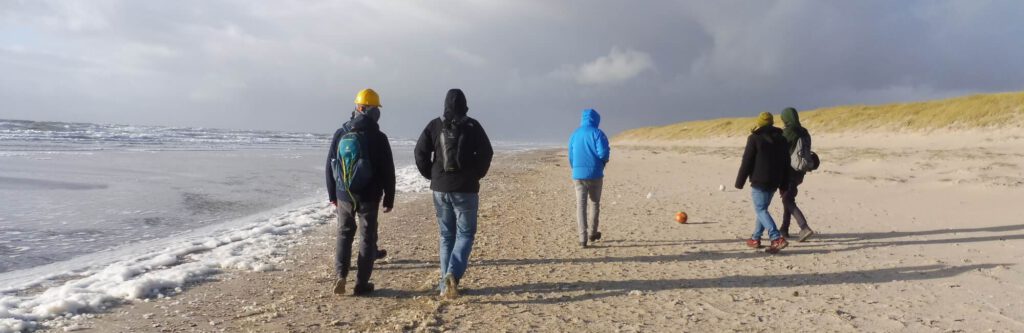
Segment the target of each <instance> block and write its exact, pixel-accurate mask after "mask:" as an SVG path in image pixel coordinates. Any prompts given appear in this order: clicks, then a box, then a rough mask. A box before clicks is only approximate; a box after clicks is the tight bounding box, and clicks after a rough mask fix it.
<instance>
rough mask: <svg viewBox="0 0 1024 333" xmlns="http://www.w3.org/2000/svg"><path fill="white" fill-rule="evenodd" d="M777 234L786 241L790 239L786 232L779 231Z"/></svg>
mask: <svg viewBox="0 0 1024 333" xmlns="http://www.w3.org/2000/svg"><path fill="white" fill-rule="evenodd" d="M779 234H780V235H782V238H786V239H789V238H792V237H789V231H788V230H787V231H780V232H779Z"/></svg>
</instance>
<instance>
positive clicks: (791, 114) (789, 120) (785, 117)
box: [782, 108, 800, 127]
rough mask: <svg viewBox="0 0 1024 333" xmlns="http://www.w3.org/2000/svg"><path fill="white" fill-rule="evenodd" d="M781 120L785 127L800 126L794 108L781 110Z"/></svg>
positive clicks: (798, 116)
mask: <svg viewBox="0 0 1024 333" xmlns="http://www.w3.org/2000/svg"><path fill="white" fill-rule="evenodd" d="M782 122H783V123H784V124H786V127H790V126H795V127H800V115H799V114H798V113H797V112H796V109H794V108H786V109H785V110H782Z"/></svg>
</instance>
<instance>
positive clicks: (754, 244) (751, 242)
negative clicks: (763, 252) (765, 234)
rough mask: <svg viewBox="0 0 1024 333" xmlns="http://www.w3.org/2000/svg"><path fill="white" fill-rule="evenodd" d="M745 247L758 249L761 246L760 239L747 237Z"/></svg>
mask: <svg viewBox="0 0 1024 333" xmlns="http://www.w3.org/2000/svg"><path fill="white" fill-rule="evenodd" d="M747 247H749V248H752V249H760V248H761V240H760V239H753V238H751V239H748V240H747Z"/></svg>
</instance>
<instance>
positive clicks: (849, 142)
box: [75, 136, 1024, 332]
mask: <svg viewBox="0 0 1024 333" xmlns="http://www.w3.org/2000/svg"><path fill="white" fill-rule="evenodd" d="M960 139H961V140H946V141H949V142H950V143H948V144H933V143H931V142H937V141H941V140H933V141H929V140H920V142H921V143H919V144H915V143H914V140H910V139H909V138H907V139H905V140H899V139H898V138H896V139H894V138H891V137H888V138H871V137H858V138H845V139H844V138H836V140H834V141H833V142H841V143H842V144H830V143H829V142H830V140H828V138H816V141H815V144H816V146H817V147H818V148H817V149H816V150H817V151H818V153H819V155H821V157H822V160H823V166H822V169H820V170H819V171H817V172H815V173H813V174H810V175H808V176H807V179H806V182H805V184H804V185H803V186H802V187H801V194H800V197H799V198H798V202H799V203H800V205H801V207H802V208H803V210H804V212H805V213H806V214H807V216H808V218H809V221H810V223H811V226H812V227H813V228H814V229H815V230H816V231H818V232H819V233H820V234H819V235H818V236H817V237H815V238H812V239H811V240H810V241H809V242H806V243H796V242H793V243H792V244H791V245H790V247H789V248H787V249H785V250H783V252H782V253H781V254H777V255H769V254H766V253H764V252H762V251H755V250H752V249H748V248H746V247H745V245H744V244H743V239H744V238H746V237H749V235H750V232H751V231H752V230H753V227H754V222H753V221H754V218H753V212H752V207H751V204H750V198H749V197H750V193H749V190H743V191H738V190H735V189H732V186H731V185H732V183H733V182H734V179H735V173H736V169H737V166H738V163H739V154H740V153H741V147H740V145H742V144H743V141H742V140H739V141H738V142H732V141H728V142H718V143H717V144H702V145H697V146H694V145H689V146H688V145H686V144H685V143H681V144H676V145H674V146H666V145H659V146H658V147H638V146H629V147H626V146H620V147H615V148H613V155H612V156H613V157H612V162H611V163H610V164H609V167H608V170H607V177H606V179H605V190H604V200H603V202H604V203H603V214H602V232H603V233H604V239H603V240H602V241H600V242H598V243H597V244H596V245H595V246H593V247H592V248H588V249H580V248H579V246H578V244H577V243H576V222H575V213H574V200H575V197H574V193H573V189H572V183H571V181H570V180H569V172H568V169H567V166H566V161H565V157H564V156H565V153H564V151H557V150H549V151H536V152H530V153H522V154H517V155H508V156H502V157H500V158H498V160H497V161H496V166H495V168H494V171H493V172H492V173H491V175H490V176H489V177H488V178H487V180H486V181H485V184H484V190H483V193H482V195H481V211H480V226H479V233H478V235H477V243H476V249H475V250H474V252H473V260H472V264H471V266H470V269H469V271H468V273H467V275H466V278H465V279H464V280H463V287H464V288H466V289H467V290H465V295H464V296H463V297H461V298H459V299H457V300H453V301H447V300H440V299H439V298H438V297H437V295H436V292H435V291H433V290H430V288H431V287H433V283H434V281H436V279H437V277H436V271H437V270H436V267H435V266H436V265H437V247H438V245H437V237H438V236H437V226H436V222H435V221H434V217H433V216H434V213H433V208H432V206H431V205H430V202H429V198H428V197H427V196H425V195H418V196H416V197H415V198H405V199H406V202H404V203H403V204H401V205H400V206H398V207H397V209H396V212H395V213H392V214H388V215H382V216H383V220H382V223H381V242H382V247H384V248H386V249H388V250H389V252H390V254H391V257H390V258H389V259H388V260H387V261H386V262H385V263H382V264H380V265H379V266H378V269H377V270H376V271H375V272H374V277H373V281H374V282H375V284H376V285H377V288H378V291H377V292H376V293H375V294H374V295H373V296H371V297H353V296H336V295H333V294H332V293H331V282H332V278H331V276H332V273H331V262H332V256H333V243H334V238H333V237H334V233H335V229H336V224H331V225H330V226H329V227H324V228H321V229H318V230H315V231H314V232H312V233H311V234H310V235H309V236H308V242H307V243H306V244H305V245H301V246H298V247H296V248H294V249H292V251H291V252H290V253H289V254H288V258H289V260H288V264H286V265H284V266H283V267H282V269H281V270H278V271H273V272H267V273H247V272H231V273H224V274H221V275H217V276H215V277H214V278H213V280H211V281H208V282H204V283H200V284H196V285H192V286H190V287H189V288H187V290H186V291H185V292H184V293H183V294H181V295H178V296H175V297H173V298H169V299H160V300H152V301H148V302H143V301H137V302H133V303H129V304H124V305H121V306H120V307H116V308H114V309H112V310H111V312H109V313H103V314H98V315H97V316H96V317H95V318H94V319H91V320H88V321H85V322H81V323H78V324H76V325H77V327H75V328H76V329H80V331H82V332H147V331H153V332H193V331H195V332H210V331H229V332H236V331H240V332H249V331H252V332H333V331H341V332H348V331H359V332H361V331H374V332H376V331H456V332H495V331H497V332H501V331H514V332H518V331H589V332H620V331H621V332H638V331H644V332H723V331H724V332H729V331H743V332H747V331H807V332H831V331H838V332H886V331H888V332H892V331H907V332H960V331H963V332H988V331H997V332H1007V331H1016V332H1021V331H1024V297H1022V296H1024V284H1022V282H1024V265H1022V261H1024V259H1022V257H1024V218H1022V217H1021V216H1024V204H1022V203H1021V199H1022V198H1024V195H1022V194H1024V191H1022V189H1024V187H1022V186H1024V172H1022V170H1024V141H1022V140H1021V139H1020V138H1019V137H1005V138H1002V139H999V140H983V139H981V138H976V137H973V136H962V137H960ZM964 142H968V143H969V142H977V143H978V144H975V145H971V144H963V143H964ZM894 143H898V144H895V145H894ZM954 143H957V144H954ZM886 147H893V148H886ZM719 185H725V186H726V187H727V189H726V190H725V191H719ZM678 210H684V211H686V212H687V213H689V215H690V223H689V224H686V225H679V224H676V223H675V222H674V221H673V220H672V218H673V215H674V213H675V212H676V211H678ZM772 211H773V213H774V214H773V215H774V216H775V217H776V219H777V220H779V216H780V213H781V204H780V203H779V201H778V199H776V200H775V201H774V202H773V205H772ZM797 229H798V228H797V227H796V226H795V225H794V227H793V230H794V233H795V232H796V230H797ZM350 285H351V282H350Z"/></svg>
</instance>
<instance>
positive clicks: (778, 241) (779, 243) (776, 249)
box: [765, 237, 789, 253]
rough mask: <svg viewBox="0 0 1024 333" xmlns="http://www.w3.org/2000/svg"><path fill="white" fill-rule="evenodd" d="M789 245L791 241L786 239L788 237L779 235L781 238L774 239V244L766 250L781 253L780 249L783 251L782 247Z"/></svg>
mask: <svg viewBox="0 0 1024 333" xmlns="http://www.w3.org/2000/svg"><path fill="white" fill-rule="evenodd" d="M787 246H789V242H787V241H786V238H784V237H779V239H776V240H773V241H772V245H771V246H769V247H768V249H767V250H765V252H768V253H779V251H782V249H784V248H786V247H787Z"/></svg>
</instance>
